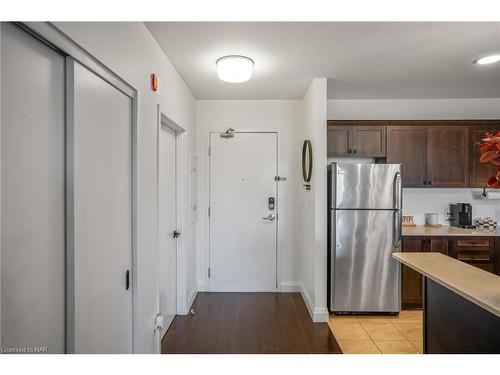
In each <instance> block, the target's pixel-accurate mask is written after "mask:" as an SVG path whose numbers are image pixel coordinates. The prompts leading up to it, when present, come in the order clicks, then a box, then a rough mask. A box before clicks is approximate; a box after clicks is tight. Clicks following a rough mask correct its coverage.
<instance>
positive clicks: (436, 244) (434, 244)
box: [428, 237, 449, 255]
mask: <svg viewBox="0 0 500 375" xmlns="http://www.w3.org/2000/svg"><path fill="white" fill-rule="evenodd" d="M448 247H449V240H448V238H447V237H431V238H430V239H429V240H428V249H429V251H431V252H435V253H441V254H444V255H448Z"/></svg>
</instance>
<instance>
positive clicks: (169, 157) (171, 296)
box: [158, 124, 179, 340]
mask: <svg viewBox="0 0 500 375" xmlns="http://www.w3.org/2000/svg"><path fill="white" fill-rule="evenodd" d="M176 140H177V136H176V133H175V132H174V131H173V130H171V129H170V128H168V127H167V126H165V125H164V124H161V125H160V131H159V134H158V201H159V202H158V204H159V212H158V213H159V218H158V223H159V252H160V254H159V258H160V314H161V315H163V318H164V325H163V330H162V331H161V332H160V340H161V339H162V338H163V336H164V334H165V332H166V331H167V329H168V326H169V325H170V323H172V320H173V319H174V317H175V314H176V313H177V303H176V298H177V294H176V288H177V282H176V280H177V254H176V252H177V246H176V241H177V238H176V237H177V236H178V235H179V234H177V220H176V216H177V207H176V201H177V199H176V196H177V176H176V175H177V168H176V154H177V151H176V148H177V142H176Z"/></svg>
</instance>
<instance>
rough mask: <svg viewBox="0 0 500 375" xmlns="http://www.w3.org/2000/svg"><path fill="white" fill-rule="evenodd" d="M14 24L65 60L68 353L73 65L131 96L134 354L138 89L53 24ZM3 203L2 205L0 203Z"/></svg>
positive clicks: (69, 345) (70, 335)
mask: <svg viewBox="0 0 500 375" xmlns="http://www.w3.org/2000/svg"><path fill="white" fill-rule="evenodd" d="M14 24H15V25H16V26H17V27H19V28H20V29H22V30H24V31H25V32H27V33H28V34H30V35H31V36H33V37H34V38H36V39H38V40H39V41H41V42H42V43H44V44H46V45H47V46H48V47H50V48H52V49H54V50H55V51H57V52H59V53H60V54H62V55H63V56H64V57H65V58H66V72H65V76H66V98H65V99H66V115H65V116H66V126H65V132H66V134H65V137H66V145H65V163H66V171H65V179H66V196H65V205H66V322H65V325H66V353H73V352H74V331H73V329H72V326H71V322H72V321H73V319H74V266H73V263H72V262H73V260H74V259H73V251H74V247H73V231H72V228H73V224H74V223H73V217H72V214H73V211H72V210H73V207H72V198H73V186H72V180H71V178H72V176H73V165H72V157H71V156H72V151H73V143H72V142H71V137H72V135H73V134H72V126H73V119H72V118H73V108H71V106H72V104H71V103H72V100H73V91H72V90H71V89H72V87H73V83H74V82H73V70H72V66H73V64H74V62H78V63H79V64H81V65H82V66H84V67H85V68H87V69H88V70H90V71H91V72H92V73H94V74H96V75H97V76H99V77H100V78H101V79H103V80H104V81H106V82H107V83H109V84H110V85H111V86H113V87H115V88H116V89H117V90H119V91H121V92H122V93H123V94H125V95H126V96H128V97H129V98H130V100H131V102H132V103H131V104H132V113H131V129H130V130H131V144H130V151H131V160H130V163H131V181H130V183H131V185H130V187H131V202H130V205H131V206H130V207H131V247H132V248H131V272H132V282H131V286H132V288H131V293H132V312H131V313H132V327H131V328H132V353H135V352H137V342H136V340H135V337H136V333H137V330H138V328H137V326H138V321H137V316H138V306H137V212H138V204H137V198H138V197H137V192H138V189H137V187H138V179H137V169H138V157H137V150H138V137H137V121H138V101H139V94H138V92H137V90H136V89H135V88H134V87H132V86H131V85H129V84H128V83H127V82H126V81H125V80H124V79H122V78H121V77H120V76H119V75H117V74H116V73H114V72H113V71H112V70H111V69H109V68H108V67H107V66H106V65H104V64H103V63H102V62H101V61H99V60H98V59H96V58H95V57H94V56H93V55H91V54H90V53H89V52H87V51H86V50H85V49H83V48H82V47H81V46H80V45H78V44H77V43H75V42H74V41H73V40H72V39H71V38H70V37H68V36H67V35H66V34H65V33H63V32H62V31H61V30H59V29H58V28H57V27H56V26H54V25H53V24H52V23H51V22H14ZM0 204H1V202H0Z"/></svg>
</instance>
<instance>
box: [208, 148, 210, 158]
mask: <svg viewBox="0 0 500 375" xmlns="http://www.w3.org/2000/svg"><path fill="white" fill-rule="evenodd" d="M208 156H210V146H208Z"/></svg>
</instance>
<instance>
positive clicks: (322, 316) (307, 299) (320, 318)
mask: <svg viewBox="0 0 500 375" xmlns="http://www.w3.org/2000/svg"><path fill="white" fill-rule="evenodd" d="M300 294H301V295H302V299H303V300H304V303H305V304H306V307H307V310H308V311H309V315H311V319H312V321H313V322H315V323H324V322H328V318H329V317H330V314H329V313H328V309H327V308H326V307H315V306H314V303H313V301H312V299H311V296H310V295H309V293H308V292H307V289H306V287H305V285H304V284H303V283H300Z"/></svg>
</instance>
